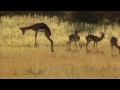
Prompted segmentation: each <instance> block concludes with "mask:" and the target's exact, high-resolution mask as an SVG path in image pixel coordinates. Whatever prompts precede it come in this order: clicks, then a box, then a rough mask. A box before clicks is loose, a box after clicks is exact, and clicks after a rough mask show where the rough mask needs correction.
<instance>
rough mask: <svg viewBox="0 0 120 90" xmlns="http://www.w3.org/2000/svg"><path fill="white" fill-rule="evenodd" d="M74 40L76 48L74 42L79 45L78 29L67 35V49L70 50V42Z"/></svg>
mask: <svg viewBox="0 0 120 90" xmlns="http://www.w3.org/2000/svg"><path fill="white" fill-rule="evenodd" d="M73 41H74V42H75V46H76V50H77V44H76V42H77V41H78V42H79V46H80V36H79V35H78V31H77V30H75V32H74V34H71V35H69V41H68V42H67V47H68V45H69V49H70V50H71V44H72V42H73Z"/></svg>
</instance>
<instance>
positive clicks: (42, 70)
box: [0, 15, 120, 79]
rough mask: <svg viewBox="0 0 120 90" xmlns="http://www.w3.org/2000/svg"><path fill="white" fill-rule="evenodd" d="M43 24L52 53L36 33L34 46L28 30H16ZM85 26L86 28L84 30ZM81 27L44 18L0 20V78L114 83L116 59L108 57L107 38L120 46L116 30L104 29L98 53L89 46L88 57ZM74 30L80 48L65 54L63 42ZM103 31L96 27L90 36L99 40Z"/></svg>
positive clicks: (119, 60)
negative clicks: (50, 34)
mask: <svg viewBox="0 0 120 90" xmlns="http://www.w3.org/2000/svg"><path fill="white" fill-rule="evenodd" d="M40 22H44V23H46V24H47V25H48V26H49V27H50V29H51V31H52V36H51V38H52V39H53V41H54V49H55V52H54V53H52V52H51V51H50V42H49V41H48V40H47V39H46V37H45V36H44V33H39V34H38V38H37V42H38V44H39V46H38V47H37V48H36V47H35V46H34V34H35V32H33V31H32V30H29V31H27V32H26V33H25V35H24V36H23V35H22V32H21V31H20V30H19V28H20V27H24V26H29V25H32V24H34V23H40ZM88 26H89V25H86V27H88ZM81 27H82V26H81V24H80V23H78V22H76V23H70V22H67V21H65V22H63V21H62V20H59V19H58V18H57V17H56V16H55V17H52V18H50V17H48V16H42V15H41V16H37V15H35V16H34V17H32V16H30V15H29V16H14V17H9V16H2V17H1V18H0V78H2V79H3V78H5V79H11V78H12V79H16V78H19V79H29V78H30V79H44V78H45V79H91V78H92V79H103V78H105V79H114V78H120V55H119V54H118V50H117V52H116V54H114V55H113V54H112V53H111V47H110V38H111V36H116V37H117V38H118V44H119V45H120V27H119V26H118V25H115V26H114V29H113V28H112V27H111V26H108V28H107V30H106V33H107V34H106V35H105V38H104V39H103V40H102V41H101V42H99V43H98V48H99V51H97V50H96V49H94V50H93V43H90V45H89V49H90V51H91V52H90V53H87V52H86V49H85V44H86V40H85V36H86V35H87V34H88V32H86V31H82V28H81ZM75 28H77V29H80V30H81V31H82V32H80V33H79V35H80V37H81V41H80V42H81V48H78V50H77V52H75V45H74V43H73V44H72V51H68V50H67V47H66V42H67V41H68V35H70V34H71V33H73V31H74V30H75ZM100 31H104V28H103V27H102V26H101V27H96V28H95V31H94V34H95V35H97V36H98V37H100Z"/></svg>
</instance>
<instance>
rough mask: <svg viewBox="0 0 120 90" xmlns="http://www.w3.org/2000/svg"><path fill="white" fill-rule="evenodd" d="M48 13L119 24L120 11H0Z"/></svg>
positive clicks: (73, 19) (75, 19)
mask: <svg viewBox="0 0 120 90" xmlns="http://www.w3.org/2000/svg"><path fill="white" fill-rule="evenodd" d="M28 14H31V15H34V14H38V15H41V14H42V15H48V16H50V17H53V16H55V15H56V16H58V17H59V18H60V19H62V20H68V21H71V22H75V21H78V22H83V23H89V24H99V23H103V24H114V23H118V24H120V11H0V16H3V15H10V16H14V15H28Z"/></svg>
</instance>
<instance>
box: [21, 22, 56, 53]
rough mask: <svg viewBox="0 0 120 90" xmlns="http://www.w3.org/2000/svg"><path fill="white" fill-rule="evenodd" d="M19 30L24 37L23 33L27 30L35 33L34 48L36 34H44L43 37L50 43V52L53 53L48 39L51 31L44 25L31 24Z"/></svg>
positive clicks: (51, 41)
mask: <svg viewBox="0 0 120 90" xmlns="http://www.w3.org/2000/svg"><path fill="white" fill-rule="evenodd" d="M20 29H21V30H22V34H23V35H24V34H25V32H26V31H27V30H30V29H31V30H33V31H35V46H36V47H37V45H38V44H37V34H38V32H44V33H45V36H46V37H47V39H48V40H49V41H50V43H51V51H52V52H54V49H53V40H52V39H51V38H50V36H51V30H50V28H49V27H48V26H47V25H46V24H45V23H36V24H33V25H31V26H28V27H22V28H21V27H20Z"/></svg>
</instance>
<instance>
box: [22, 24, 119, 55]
mask: <svg viewBox="0 0 120 90" xmlns="http://www.w3.org/2000/svg"><path fill="white" fill-rule="evenodd" d="M30 29H31V30H33V31H35V46H36V47H37V46H38V44H37V34H38V32H44V33H45V36H46V37H47V39H48V40H49V41H50V43H51V51H52V52H54V48H53V46H54V44H53V40H52V39H51V38H50V36H51V30H50V28H49V27H48V26H47V25H46V24H45V23H36V24H33V25H31V26H27V27H20V30H21V31H22V34H23V35H24V34H25V32H26V31H27V30H30ZM105 34H106V33H105V31H104V32H101V37H97V36H95V35H91V34H90V35H87V36H86V41H87V43H86V50H87V51H88V48H87V47H88V44H89V43H90V42H91V41H93V42H94V46H93V49H94V47H95V46H96V48H97V50H98V46H97V43H98V42H100V41H101V40H102V39H103V38H104V37H105ZM73 41H74V42H75V46H76V50H77V45H76V43H77V42H79V45H80V36H79V35H78V31H77V30H75V32H74V34H71V35H70V36H69V41H68V42H67V47H68V46H69V50H70V49H71V43H72V42H73ZM117 41H118V40H117V38H116V37H111V39H110V44H111V50H112V49H113V47H115V50H116V48H117V49H118V50H119V54H120V46H119V45H118V43H117Z"/></svg>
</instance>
